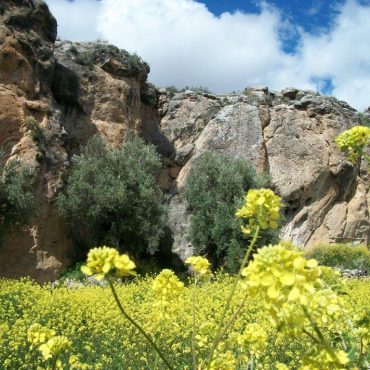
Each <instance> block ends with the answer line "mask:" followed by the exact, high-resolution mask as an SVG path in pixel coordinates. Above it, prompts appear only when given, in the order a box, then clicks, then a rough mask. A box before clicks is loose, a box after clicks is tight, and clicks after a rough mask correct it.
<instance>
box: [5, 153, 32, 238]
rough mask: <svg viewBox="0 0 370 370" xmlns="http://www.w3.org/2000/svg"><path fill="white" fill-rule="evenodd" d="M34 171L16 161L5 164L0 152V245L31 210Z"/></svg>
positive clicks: (25, 221) (25, 218) (24, 222)
mask: <svg viewBox="0 0 370 370" xmlns="http://www.w3.org/2000/svg"><path fill="white" fill-rule="evenodd" d="M33 176H34V170H33V168H30V167H28V166H26V165H25V164H24V163H22V162H21V161H18V160H14V159H13V160H10V161H8V162H7V164H5V161H4V155H3V152H2V151H0V244H1V242H2V240H3V238H4V236H5V234H6V233H7V232H8V231H9V230H10V229H11V228H14V227H15V226H20V225H25V224H26V223H27V219H28V216H29V214H30V212H31V210H32V205H33V194H32V185H33V178H34V177H33Z"/></svg>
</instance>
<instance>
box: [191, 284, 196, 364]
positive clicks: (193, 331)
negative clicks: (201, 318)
mask: <svg viewBox="0 0 370 370" xmlns="http://www.w3.org/2000/svg"><path fill="white" fill-rule="evenodd" d="M196 287H197V278H194V285H193V291H192V305H193V308H192V310H193V322H192V331H191V351H192V356H193V370H197V354H196V352H195V294H196Z"/></svg>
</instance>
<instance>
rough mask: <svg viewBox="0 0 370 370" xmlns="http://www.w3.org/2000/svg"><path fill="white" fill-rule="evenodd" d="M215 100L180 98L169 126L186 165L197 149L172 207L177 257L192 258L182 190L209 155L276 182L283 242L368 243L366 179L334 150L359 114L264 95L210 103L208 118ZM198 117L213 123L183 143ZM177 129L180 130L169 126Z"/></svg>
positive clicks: (327, 103)
mask: <svg viewBox="0 0 370 370" xmlns="http://www.w3.org/2000/svg"><path fill="white" fill-rule="evenodd" d="M204 100H205V101H204ZM207 100H209V99H207V98H205V97H204V96H203V97H202V98H197V100H195V98H194V97H192V96H191V94H187V95H186V96H185V95H180V96H175V107H176V109H172V111H170V110H168V112H167V113H166V115H165V117H164V118H163V120H162V122H165V123H166V128H165V129H164V131H165V132H166V133H167V135H168V137H170V138H172V139H173V142H174V145H175V147H176V149H177V154H176V157H177V156H180V157H182V152H183V151H184V148H188V146H189V145H191V148H192V150H191V156H190V157H189V158H188V159H187V161H186V162H185V163H184V165H183V167H182V168H181V171H180V172H179V174H178V176H177V178H176V188H175V189H176V190H175V192H176V195H175V196H174V198H173V199H172V205H171V209H173V210H175V211H174V212H172V213H171V215H170V216H171V217H170V218H171V224H172V227H173V229H174V231H175V233H174V234H175V235H174V240H175V243H174V250H175V251H176V252H177V253H179V254H180V255H181V256H186V255H187V254H188V251H189V250H191V245H190V243H189V241H188V239H187V226H188V222H189V220H188V216H187V214H186V207H185V205H184V203H183V201H182V197H181V195H182V188H183V186H184V185H185V183H186V180H187V177H188V176H189V172H190V171H191V168H192V167H193V166H194V164H195V163H196V161H197V159H198V158H199V156H201V155H202V153H204V152H205V151H206V150H209V149H211V150H216V151H218V152H222V153H224V154H227V155H229V156H231V157H234V158H243V159H248V160H249V161H251V162H252V163H253V164H254V165H255V166H256V167H257V168H258V169H259V170H260V171H267V172H268V173H269V174H270V175H271V177H272V181H273V184H274V186H275V187H276V191H277V192H278V193H279V194H280V195H281V196H282V198H283V201H284V204H285V205H286V207H285V221H284V226H283V229H282V235H281V236H282V239H286V240H291V241H293V242H294V243H295V244H297V245H299V246H301V247H305V246H308V245H310V244H313V243H315V242H318V241H328V242H336V241H354V242H358V243H359V242H362V243H367V242H368V240H369V218H368V217H369V216H368V204H367V195H366V189H367V186H365V184H364V181H363V180H362V179H361V177H359V168H358V167H355V166H353V165H352V164H350V163H349V162H347V161H345V159H344V157H343V155H342V154H340V153H339V152H338V150H337V148H336V145H335V142H334V139H335V137H336V136H337V135H338V134H339V133H340V132H341V131H343V130H346V129H348V128H349V127H351V126H353V125H354V124H356V123H358V117H357V115H356V112H355V110H354V109H352V108H351V107H349V106H348V104H346V103H345V102H340V101H337V100H336V99H334V98H328V97H323V96H320V95H318V94H315V93H313V92H310V91H299V90H297V89H286V90H283V91H282V92H280V93H276V92H275V93H270V92H269V91H268V89H267V88H265V87H262V88H251V89H248V90H246V92H245V93H244V94H242V95H234V96H223V97H219V98H218V99H217V101H214V100H209V102H208V104H212V105H214V106H217V107H218V111H217V113H216V114H215V115H214V116H213V117H209V116H205V114H206V113H208V111H209V108H208V105H207V102H206V101H207ZM171 104H172V105H173V104H174V103H172V101H171V102H170V103H169V107H170V106H171ZM220 106H221V107H220ZM190 110H191V111H192V112H194V111H196V112H197V116H200V117H209V118H210V119H209V121H208V122H205V123H203V126H204V129H203V130H202V131H201V132H200V133H197V135H196V136H195V137H194V138H191V139H190V140H189V138H188V136H187V134H186V133H185V134H184V135H180V136H179V134H178V132H179V129H178V127H180V128H181V127H182V128H184V127H187V126H188V124H189V123H188V122H189V118H188V115H187V114H186V115H184V112H188V111H190ZM202 111H203V112H204V113H203V114H202ZM169 121H174V122H175V125H173V126H170V125H168V122H169ZM171 128H172V130H173V131H171ZM194 139H196V140H195V141H194ZM176 143H181V146H180V145H176ZM179 146H180V147H179Z"/></svg>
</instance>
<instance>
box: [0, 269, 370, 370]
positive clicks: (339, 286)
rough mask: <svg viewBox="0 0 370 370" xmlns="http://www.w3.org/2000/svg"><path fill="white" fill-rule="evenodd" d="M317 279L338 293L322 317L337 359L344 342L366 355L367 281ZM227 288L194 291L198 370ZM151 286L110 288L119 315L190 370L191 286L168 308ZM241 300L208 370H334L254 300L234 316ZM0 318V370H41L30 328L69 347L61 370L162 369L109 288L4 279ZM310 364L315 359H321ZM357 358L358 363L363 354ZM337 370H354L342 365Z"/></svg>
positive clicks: (219, 284) (209, 285)
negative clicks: (335, 307) (336, 304)
mask: <svg viewBox="0 0 370 370" xmlns="http://www.w3.org/2000/svg"><path fill="white" fill-rule="evenodd" d="M322 277H323V280H324V281H326V283H327V284H330V286H331V287H332V288H333V290H334V291H335V292H336V293H337V297H338V299H340V300H341V301H342V303H341V307H343V308H342V309H341V310H340V311H336V312H335V313H333V315H329V316H327V317H326V318H325V317H323V322H320V324H319V325H320V326H321V328H322V329H323V333H324V335H325V336H326V337H327V338H329V339H330V342H331V344H332V345H333V346H335V347H336V348H337V349H338V351H339V350H342V351H344V352H346V348H347V350H348V349H349V346H350V343H353V342H356V343H357V344H358V346H357V347H356V348H357V351H360V350H361V346H362V352H363V356H365V355H366V353H367V354H368V351H369V324H368V323H367V324H366V322H365V321H366V320H365V319H366V315H367V318H368V317H369V302H368V299H369V297H370V282H369V280H345V279H342V278H339V277H337V276H336V275H335V274H334V273H333V272H332V271H331V270H330V269H327V268H326V269H325V271H324V272H323V274H322ZM161 279H162V280H160V281H162V282H163V278H161ZM171 279H173V277H171ZM232 280H233V277H231V276H228V275H223V274H216V276H215V277H214V279H213V280H212V281H204V282H203V283H202V284H200V285H199V286H198V287H197V295H196V297H197V298H196V301H197V305H196V336H195V339H196V352H197V356H198V365H199V368H200V369H202V368H206V366H205V364H206V360H207V357H208V354H209V347H210V345H211V343H212V340H213V338H214V336H215V334H216V329H217V325H218V323H219V320H220V317H221V314H222V311H223V308H224V305H225V299H226V297H227V295H228V293H229V291H230V286H231V282H232ZM153 282H154V277H145V278H143V277H141V278H140V277H139V278H134V279H133V280H131V281H129V282H126V283H125V284H121V283H119V284H118V283H117V284H115V288H116V291H117V294H118V296H119V298H120V300H121V302H122V305H123V307H124V309H125V310H126V311H127V312H128V313H129V314H130V315H131V316H132V317H133V318H134V319H135V320H136V321H137V322H139V323H140V325H142V327H143V328H144V329H145V331H146V332H147V333H149V335H151V336H152V337H153V338H155V341H156V343H157V344H158V345H159V346H160V348H161V349H162V350H163V352H164V354H165V355H166V357H167V358H168V359H170V361H171V363H172V364H173V366H174V368H176V369H190V368H192V348H191V347H192V344H191V337H192V319H193V318H192V317H193V316H192V303H191V302H192V286H191V285H189V284H185V286H184V287H183V288H181V289H177V290H176V297H175V299H172V300H171V304H167V305H164V304H163V303H161V300H160V297H158V281H157V284H154V286H157V289H153ZM177 286H178V287H180V285H177ZM244 297H245V290H244V288H243V286H242V285H240V286H238V288H237V290H236V293H235V295H234V297H233V300H232V303H231V309H230V311H229V313H228V314H227V319H226V322H227V321H228V318H230V317H231V316H232V315H233V313H235V312H236V311H238V312H237V318H236V321H235V323H234V324H232V325H231V327H230V329H229V331H228V332H227V334H226V336H225V337H224V338H223V339H222V340H221V342H220V345H219V347H218V349H217V351H216V354H215V356H214V360H213V362H212V368H213V369H237V368H239V369H246V368H247V367H246V364H247V363H248V364H249V366H250V365H251V364H253V368H258V369H296V368H302V369H326V368H327V369H330V368H338V367H335V366H334V365H333V367H330V366H331V365H330V364H328V365H325V364H324V363H325V361H323V360H322V359H320V358H318V359H315V358H312V356H311V357H310V353H309V351H310V349H312V347H313V343H312V340H311V338H310V337H309V336H308V335H305V333H304V332H302V331H300V332H298V333H296V336H294V335H289V334H287V333H286V332H285V331H279V330H277V329H278V328H276V327H275V326H274V325H272V321H271V315H270V313H269V308H268V307H266V305H265V302H264V300H263V299H262V298H261V297H260V296H259V295H258V294H257V295H254V297H253V299H252V298H247V299H246V303H245V305H244V307H243V308H242V309H240V302H242V301H243V299H244ZM308 304H309V303H308ZM313 304H314V303H313ZM270 310H271V308H270ZM163 313H165V315H163ZM0 318H1V321H0V368H1V369H4V370H6V369H12V370H13V369H14V370H15V369H37V368H38V367H40V368H47V366H48V365H47V362H45V360H44V358H43V355H42V353H41V352H40V351H39V350H38V348H37V346H36V345H34V346H33V345H32V343H31V342H30V341H29V340H28V338H27V331H28V330H29V328H30V327H31V326H32V325H33V324H36V323H37V324H41V325H42V326H44V327H47V328H50V330H54V331H55V335H57V336H65V337H67V338H68V339H69V341H70V346H69V347H68V348H67V349H66V350H65V351H64V352H63V354H61V356H60V364H59V366H63V368H64V369H153V364H155V362H157V364H158V367H157V368H158V369H162V368H164V366H163V364H162V363H161V361H160V360H158V359H156V353H155V352H154V351H153V349H152V348H151V347H150V345H149V344H148V343H147V342H146V341H145V339H144V338H143V337H142V336H141V335H140V333H139V332H138V331H137V330H136V329H135V328H134V327H133V326H132V325H131V324H130V323H129V322H128V321H127V320H126V319H125V318H124V317H122V316H121V314H120V312H119V310H118V308H117V306H116V304H115V302H114V299H113V297H112V294H111V291H110V289H109V286H107V287H104V288H101V287H94V286H88V287H82V288H75V289H67V288H65V287H59V288H55V289H53V288H52V287H51V286H50V285H45V286H39V285H38V284H36V283H33V282H31V281H30V280H28V279H24V280H21V281H12V280H7V279H2V280H0ZM361 320H362V322H361ZM307 330H308V329H307ZM346 346H347V347H346ZM44 349H45V347H44ZM323 355H325V354H323ZM315 356H316V357H317V356H319V352H318V351H315ZM353 356H356V357H358V356H359V353H354V354H353ZM349 357H351V354H350V355H349ZM251 360H252V361H251ZM315 361H322V362H321V363H322V364H323V365H322V366H320V365H318V364H317V363H316V365H315ZM326 366H327V367H326ZM250 368H251V367H250ZM342 368H353V369H354V368H356V367H354V366H352V365H351V364H350V363H348V364H344V365H343V367H342Z"/></svg>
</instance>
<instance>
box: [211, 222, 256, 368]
mask: <svg viewBox="0 0 370 370" xmlns="http://www.w3.org/2000/svg"><path fill="white" fill-rule="evenodd" d="M259 232H260V226H257V227H256V230H255V232H254V235H253V239H252V241H251V243H250V244H249V247H248V249H247V252H246V253H245V256H244V258H243V261H242V264H241V266H240V269H239V272H238V275H237V276H236V278H235V280H234V283H233V285H232V287H231V291H230V294H229V296H228V298H227V301H226V306H225V308H224V310H223V312H222V315H221V319H220V323H219V324H218V328H217V333H216V336H215V339H214V341H213V344H212V347H211V351H210V353H209V357H208V366H207V370H210V368H211V363H212V359H213V355H214V353H215V351H216V349H217V346H218V344H219V343H220V340H221V338H222V335H223V334H224V333H222V328H223V326H224V321H225V318H226V314H227V312H228V311H229V308H230V305H231V301H232V298H233V296H234V293H235V291H236V287H237V285H238V282H239V280H240V276H241V274H242V271H243V269H244V267H245V265H246V264H247V262H248V260H249V256H250V254H251V251H252V249H253V247H254V245H255V244H256V241H257V238H258V234H259Z"/></svg>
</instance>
